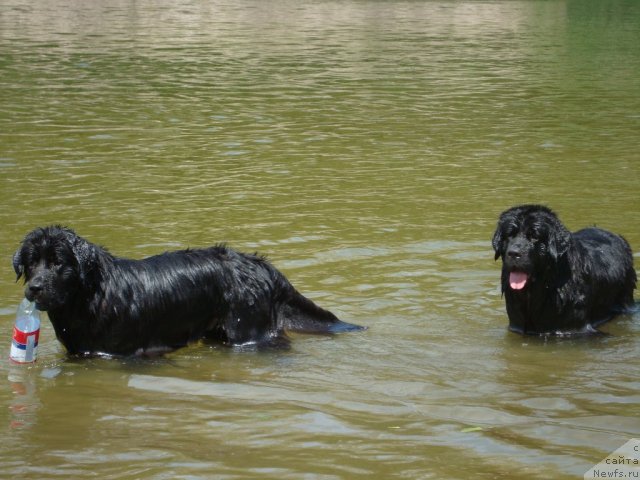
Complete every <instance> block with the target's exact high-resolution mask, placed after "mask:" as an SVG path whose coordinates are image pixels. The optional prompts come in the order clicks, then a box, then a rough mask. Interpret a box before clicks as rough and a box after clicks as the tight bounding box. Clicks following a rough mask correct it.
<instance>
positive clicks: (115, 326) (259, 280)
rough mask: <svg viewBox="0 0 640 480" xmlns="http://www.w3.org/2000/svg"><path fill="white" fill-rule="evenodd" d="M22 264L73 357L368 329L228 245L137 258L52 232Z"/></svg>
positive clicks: (41, 234)
mask: <svg viewBox="0 0 640 480" xmlns="http://www.w3.org/2000/svg"><path fill="white" fill-rule="evenodd" d="M13 266H14V269H15V271H16V274H17V275H18V279H19V278H20V277H21V276H24V279H25V282H26V290H25V296H26V297H27V298H28V299H29V300H31V301H35V302H36V306H37V308H38V309H39V310H45V311H47V313H48V316H49V319H50V320H51V323H52V324H53V328H54V330H55V332H56V336H57V338H58V340H59V341H60V342H61V343H62V344H63V345H64V346H65V347H66V349H67V351H68V352H69V354H72V355H95V354H108V355H154V354H160V353H163V352H166V351H170V350H174V349H176V348H180V347H183V346H185V345H187V344H188V343H190V342H194V341H197V340H200V339H209V340H214V341H221V342H224V343H226V344H228V345H232V346H238V345H255V346H256V347H263V346H267V347H269V346H275V347H282V346H287V345H288V339H287V336H286V334H285V331H286V330H290V331H294V332H304V333H325V334H333V333H340V332H348V331H355V330H362V328H363V327H359V326H357V325H352V324H349V323H345V322H342V321H341V320H339V319H338V318H337V317H336V316H335V315H334V314H333V313H331V312H329V311H327V310H324V309H322V308H320V307H318V306H317V305H315V304H314V303H313V302H312V301H311V300H309V299H307V298H306V297H304V296H302V295H301V294H300V293H298V291H297V290H296V289H295V288H294V287H293V286H292V285H291V284H290V283H289V281H288V280H287V279H286V278H285V276H284V275H283V274H282V273H280V272H279V271H278V270H277V269H276V268H274V267H273V266H272V265H271V264H270V263H269V262H267V261H266V260H265V259H264V258H262V257H259V256H256V255H248V254H244V253H239V252H236V251H234V250H232V249H230V248H227V247H225V246H216V247H211V248H206V249H197V250H196V249H194V250H181V251H175V252H167V253H164V254H161V255H156V256H153V257H149V258H146V259H143V260H130V259H125V258H118V257H116V256H114V255H111V254H110V253H109V252H107V251H106V250H105V249H104V248H102V247H99V246H97V245H94V244H92V243H90V242H88V241H87V240H85V239H83V238H82V237H80V236H78V235H76V234H75V233H74V232H73V231H72V230H70V229H68V228H64V227H58V226H51V227H45V228H38V229H36V230H34V231H32V232H31V233H29V234H28V235H27V236H26V237H25V239H24V241H23V242H22V245H21V246H20V248H19V249H18V251H17V252H16V253H15V255H14V257H13Z"/></svg>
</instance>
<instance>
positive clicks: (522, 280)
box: [509, 272, 529, 290]
mask: <svg viewBox="0 0 640 480" xmlns="http://www.w3.org/2000/svg"><path fill="white" fill-rule="evenodd" d="M528 278H529V276H528V275H527V274H526V273H524V272H511V273H510V274H509V285H511V288H513V289H514V290H522V289H523V288H524V286H525V285H526V284H527V279H528Z"/></svg>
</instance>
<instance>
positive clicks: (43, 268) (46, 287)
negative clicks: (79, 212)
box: [13, 226, 97, 310]
mask: <svg viewBox="0 0 640 480" xmlns="http://www.w3.org/2000/svg"><path fill="white" fill-rule="evenodd" d="M96 261H97V260H96V257H95V254H94V253H92V249H91V244H89V243H88V242H87V241H85V240H83V239H82V238H80V237H78V236H77V235H76V234H75V233H74V232H73V230H70V229H68V228H64V227H58V226H51V227H45V228H37V229H35V230H33V231H32V232H31V233H29V234H28V235H27V236H26V237H25V239H24V240H23V241H22V244H21V245H20V247H19V248H18V250H17V251H16V253H15V254H14V255H13V268H14V270H15V272H16V275H17V279H16V280H19V279H20V278H21V277H24V280H25V284H26V288H25V297H27V299H28V300H29V301H32V302H33V301H35V302H36V305H37V307H38V309H40V310H51V309H56V308H60V307H63V306H64V305H65V304H66V303H67V302H68V300H69V298H70V296H72V295H74V294H76V293H77V292H78V290H79V288H80V287H81V285H82V284H83V283H84V282H85V277H86V275H87V274H88V272H89V270H90V269H91V268H92V265H93V264H95V262H96Z"/></svg>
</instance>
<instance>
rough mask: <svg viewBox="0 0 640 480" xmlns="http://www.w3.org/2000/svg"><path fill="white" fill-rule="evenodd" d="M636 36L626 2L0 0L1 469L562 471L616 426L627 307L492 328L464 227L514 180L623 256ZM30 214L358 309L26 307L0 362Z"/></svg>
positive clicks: (581, 465)
mask: <svg viewBox="0 0 640 480" xmlns="http://www.w3.org/2000/svg"><path fill="white" fill-rule="evenodd" d="M639 46H640V3H638V2H636V1H607V0H602V1H569V0H567V1H555V0H551V1H544V2H543V1H483V0H480V1H463V0H451V1H444V0H443V1H410V0H407V1H396V0H388V1H374V0H370V1H367V0H345V1H337V0H336V1H314V2H312V1H304V0H303V1H292V0H274V1H257V0H256V1H244V0H241V1H224V0H214V1H210V2H205V1H200V0H184V1H181V0H178V1H172V2H168V1H157V2H151V1H126V0H121V1H116V2H104V3H103V2H83V1H71V2H62V1H59V0H54V1H31V2H27V1H24V0H8V1H5V2H3V3H2V5H0V107H1V108H0V203H1V204H2V208H1V209H0V225H2V227H0V258H3V259H4V260H3V261H2V262H0V332H4V333H3V334H2V335H0V340H2V339H4V340H3V341H4V347H2V344H1V343H0V347H1V348H0V352H4V353H3V354H2V356H3V357H4V358H5V360H4V361H0V378H6V379H7V381H6V382H4V383H3V382H0V429H2V432H3V433H2V445H3V447H2V451H1V453H0V470H1V471H2V474H0V477H1V476H6V477H16V478H21V477H30V478H65V479H67V478H90V477H97V478H152V479H164V478H167V479H168V478H171V479H174V478H191V479H196V478H197V479H200V478H203V479H204V478H217V479H238V478H242V479H244V478H247V479H249V478H274V479H296V480H297V479H301V478H305V479H313V480H316V479H323V480H324V479H358V478H371V477H372V476H373V477H375V478H405V479H427V478H437V479H442V478H447V479H449V478H450V479H468V478H486V479H489V478H491V479H493V478H505V479H511V478H540V479H548V478H554V479H555V478H582V476H583V474H584V472H586V471H587V470H588V469H589V468H591V467H592V466H593V465H594V464H595V463H597V462H599V461H600V460H601V459H602V458H603V457H605V456H606V455H607V454H609V453H610V452H612V451H613V450H615V449H617V448H618V447H620V446H621V445H622V444H624V443H625V442H626V441H627V440H629V439H631V438H634V437H635V438H640V373H639V372H640V316H639V315H638V314H635V315H627V316H624V317H621V318H619V319H618V320H617V321H616V322H614V323H611V324H609V325H608V326H607V327H606V330H607V331H608V332H610V333H611V334H612V335H610V336H607V337H600V338H595V339H589V340H584V339H582V340H567V341H550V342H543V341H540V340H538V339H533V338H522V337H520V336H517V335H514V334H511V333H508V332H507V331H506V325H507V319H506V313H505V309H504V304H503V301H502V299H501V297H500V292H499V275H500V273H499V265H498V264H496V263H494V261H493V251H492V250H491V246H490V238H491V235H492V233H493V229H494V227H495V223H496V219H497V216H498V215H499V213H500V212H501V211H502V210H504V209H506V208H508V207H510V206H512V205H515V204H517V203H522V202H540V203H545V204H547V205H549V206H551V207H552V208H554V209H555V210H556V211H557V212H558V213H559V214H560V216H561V218H562V219H563V220H564V222H565V223H566V224H567V226H568V227H569V228H571V229H578V228H580V227H583V226H586V225H592V224H597V225H599V226H601V227H604V228H607V229H611V230H614V231H616V232H619V233H622V234H623V235H624V236H625V237H626V238H627V239H628V241H629V242H630V244H631V245H632V247H633V248H634V250H637V251H640V230H639V225H640V207H639V205H640V202H639V201H638V185H639V184H640V156H639V153H638V152H639V151H640V47H639ZM51 223H60V224H65V225H68V226H70V227H73V228H74V229H75V230H76V231H77V232H78V233H79V234H81V235H83V236H84V237H86V238H88V239H89V240H91V241H94V242H95V243H98V244H101V245H105V246H107V247H108V248H109V249H110V251H112V252H113V253H115V254H117V255H122V256H129V257H134V258H141V257H144V256H146V255H151V254H154V253H158V252H162V251H164V250H167V249H173V248H183V247H188V246H191V247H197V246H206V245H211V244H214V243H218V242H227V243H229V244H230V245H232V246H234V247H236V248H238V249H241V250H247V251H255V250H257V251H259V252H260V253H262V254H265V255H267V256H268V257H269V258H270V259H271V260H272V262H273V263H274V264H275V265H276V266H277V267H278V268H280V269H281V270H282V271H283V272H284V273H285V274H286V275H287V276H288V277H289V278H290V279H291V281H292V283H293V284H294V285H295V286H296V287H297V288H298V289H299V290H300V291H302V292H303V293H304V294H305V295H307V296H309V297H310V298H312V299H314V300H315V301H317V303H319V304H320V305H322V306H324V307H326V308H329V309H331V310H332V311H334V312H335V313H336V314H338V315H339V316H340V317H341V318H343V319H344V320H346V321H350V322H353V323H358V324H362V325H366V326H368V327H369V330H367V331H366V332H364V333H357V334H352V335H343V336H339V337H335V338H325V337H313V336H302V335H299V336H296V337H295V338H294V342H293V348H292V350H291V351H290V352H272V353H261V354H255V353H246V352H245V353H237V352H233V351H229V350H227V349H225V348H222V347H220V348H211V347H207V346H204V345H194V346H192V347H189V348H186V349H183V350H180V351H178V352H175V353H173V354H171V355H168V356H167V357H165V358H164V359H160V360H154V361H133V360H131V361H119V360H100V359H94V360H83V361H77V360H70V359H67V358H66V357H65V354H64V351H63V349H62V347H61V346H60V345H59V344H58V343H57V342H56V340H55V338H54V335H53V330H52V328H51V326H50V324H49V323H48V321H45V322H44V323H43V330H42V334H41V344H40V352H39V360H38V363H37V364H36V365H35V366H32V367H30V368H22V367H20V368H16V367H13V366H11V365H10V364H9V362H8V360H7V355H8V351H9V345H10V339H11V328H12V322H13V317H14V312H15V308H16V307H17V305H18V303H19V301H20V298H21V295H22V286H21V285H20V284H16V283H15V282H14V279H15V275H14V272H13V269H12V267H11V255H12V254H13V252H14V251H15V249H16V247H17V245H18V244H19V242H20V240H21V238H22V237H23V236H24V235H25V234H26V233H27V232H28V231H29V230H31V229H32V228H34V227H36V226H40V225H46V224H51ZM637 259H638V257H637V256H636V260H637ZM636 263H637V262H636Z"/></svg>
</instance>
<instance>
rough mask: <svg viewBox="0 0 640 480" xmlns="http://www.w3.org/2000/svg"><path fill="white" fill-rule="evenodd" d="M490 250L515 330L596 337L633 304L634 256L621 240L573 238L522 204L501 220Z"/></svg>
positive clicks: (542, 210) (590, 232)
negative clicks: (601, 326)
mask: <svg viewBox="0 0 640 480" xmlns="http://www.w3.org/2000/svg"><path fill="white" fill-rule="evenodd" d="M493 249H494V250H495V259H496V260H497V259H498V258H500V257H502V293H503V295H504V296H505V300H506V304H507V314H508V315H509V328H510V329H511V330H513V331H516V332H519V333H532V334H546V333H570V332H580V331H583V332H585V331H593V330H594V329H593V328H592V327H595V326H597V325H598V324H601V323H604V322H606V321H607V320H610V319H611V318H612V317H613V316H614V315H615V314H616V313H621V312H622V311H624V310H625V309H628V308H629V307H631V306H632V305H633V290H634V289H635V287H636V272H635V270H634V269H633V256H632V254H631V248H630V247H629V244H628V243H627V242H626V240H625V239H624V238H622V237H621V236H619V235H616V234H614V233H610V232H607V231H605V230H601V229H599V228H585V229H584V230H580V231H578V232H575V233H571V232H569V231H568V230H567V229H566V228H565V226H564V225H563V224H562V223H561V222H560V220H559V219H558V217H557V216H556V215H555V213H553V212H552V211H551V210H550V209H548V208H546V207H543V206H539V205H522V206H518V207H514V208H511V209H509V210H506V211H505V212H503V213H502V215H500V219H499V220H498V227H497V229H496V232H495V234H494V236H493Z"/></svg>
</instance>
